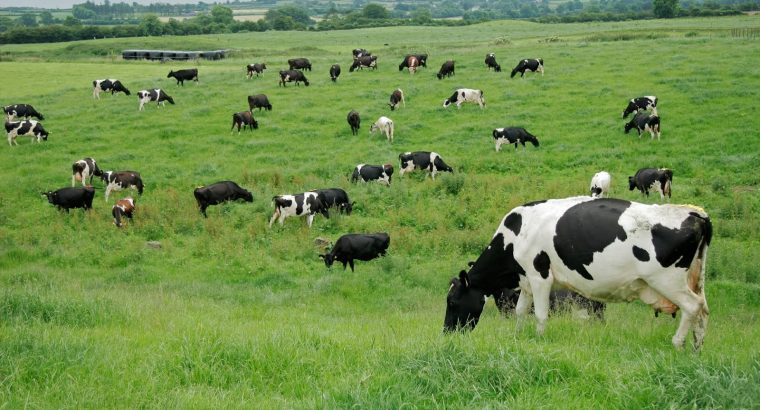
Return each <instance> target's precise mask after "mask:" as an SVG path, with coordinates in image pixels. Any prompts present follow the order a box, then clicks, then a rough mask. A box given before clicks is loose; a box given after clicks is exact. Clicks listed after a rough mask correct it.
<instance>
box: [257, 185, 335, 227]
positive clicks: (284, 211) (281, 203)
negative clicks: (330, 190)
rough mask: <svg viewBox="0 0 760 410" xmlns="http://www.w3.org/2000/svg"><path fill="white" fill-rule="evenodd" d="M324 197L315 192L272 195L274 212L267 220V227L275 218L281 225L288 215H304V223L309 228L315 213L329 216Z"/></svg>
mask: <svg viewBox="0 0 760 410" xmlns="http://www.w3.org/2000/svg"><path fill="white" fill-rule="evenodd" d="M324 198H325V197H324V195H323V194H319V193H317V192H304V193H301V194H295V195H277V196H275V197H273V198H272V203H273V204H274V214H272V219H270V220H269V227H270V228H271V227H272V224H273V223H274V220H275V219H277V220H278V222H279V223H280V225H282V224H283V222H284V221H285V218H287V217H290V216H303V215H306V223H307V225H309V228H311V223H312V221H313V220H314V215H316V214H317V213H321V214H322V215H323V216H324V217H325V218H330V214H329V213H328V212H327V206H326V205H325V199H324Z"/></svg>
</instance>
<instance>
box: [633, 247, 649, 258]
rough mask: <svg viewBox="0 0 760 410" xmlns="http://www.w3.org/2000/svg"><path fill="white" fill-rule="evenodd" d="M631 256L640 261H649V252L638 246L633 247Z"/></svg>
mask: <svg viewBox="0 0 760 410" xmlns="http://www.w3.org/2000/svg"><path fill="white" fill-rule="evenodd" d="M633 256H635V257H636V259H638V260H640V261H642V262H649V252H647V251H646V250H645V249H641V248H639V247H638V246H634V247H633Z"/></svg>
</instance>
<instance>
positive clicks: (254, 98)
mask: <svg viewBox="0 0 760 410" xmlns="http://www.w3.org/2000/svg"><path fill="white" fill-rule="evenodd" d="M254 108H258V109H259V111H261V109H262V108H264V109H265V110H267V111H272V104H270V103H269V98H267V96H266V94H256V95H249V96H248V109H249V110H251V111H253V109H254Z"/></svg>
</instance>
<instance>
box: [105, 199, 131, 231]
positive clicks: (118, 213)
mask: <svg viewBox="0 0 760 410" xmlns="http://www.w3.org/2000/svg"><path fill="white" fill-rule="evenodd" d="M134 211H135V200H134V199H132V197H131V196H128V197H126V198H124V199H120V200H118V201H116V204H114V206H113V208H111V215H113V224H114V225H116V227H117V228H121V227H122V223H121V217H122V216H125V217H127V218H128V219H129V220H130V221H131V220H132V212H134Z"/></svg>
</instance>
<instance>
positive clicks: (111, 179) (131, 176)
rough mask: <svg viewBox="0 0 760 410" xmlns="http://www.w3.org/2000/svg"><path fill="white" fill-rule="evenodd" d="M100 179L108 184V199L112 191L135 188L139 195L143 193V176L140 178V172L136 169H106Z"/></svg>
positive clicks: (106, 198) (106, 194)
mask: <svg viewBox="0 0 760 410" xmlns="http://www.w3.org/2000/svg"><path fill="white" fill-rule="evenodd" d="M100 179H102V180H103V182H104V183H105V184H106V193H105V200H106V201H108V195H110V194H111V191H121V190H124V189H135V190H137V194H138V195H142V193H143V188H144V185H143V181H142V178H140V174H139V173H137V172H134V171H105V172H103V173H102V174H101V175H100Z"/></svg>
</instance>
